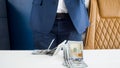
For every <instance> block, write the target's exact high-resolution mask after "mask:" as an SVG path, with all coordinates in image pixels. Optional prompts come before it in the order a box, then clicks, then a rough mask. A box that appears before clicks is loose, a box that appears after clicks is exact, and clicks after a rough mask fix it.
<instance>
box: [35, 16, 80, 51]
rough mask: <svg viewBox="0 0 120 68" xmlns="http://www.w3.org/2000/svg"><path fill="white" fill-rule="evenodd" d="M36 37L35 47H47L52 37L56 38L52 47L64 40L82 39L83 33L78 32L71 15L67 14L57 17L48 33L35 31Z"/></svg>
mask: <svg viewBox="0 0 120 68" xmlns="http://www.w3.org/2000/svg"><path fill="white" fill-rule="evenodd" d="M46 25H47V24H46ZM46 28H47V27H46ZM34 39H35V49H47V48H48V46H49V44H50V42H51V41H52V39H55V41H54V42H53V44H52V46H51V49H52V48H54V47H56V46H57V45H59V44H60V43H61V42H62V41H64V40H73V41H80V40H81V35H80V34H78V32H77V31H76V29H75V27H74V26H73V23H72V21H71V19H70V17H68V16H67V17H65V18H64V17H63V18H56V19H55V23H54V25H53V28H52V30H51V31H50V32H49V33H48V34H42V33H34Z"/></svg>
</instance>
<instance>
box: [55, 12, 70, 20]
mask: <svg viewBox="0 0 120 68" xmlns="http://www.w3.org/2000/svg"><path fill="white" fill-rule="evenodd" d="M69 18H70V16H69V14H68V13H57V14H56V19H69Z"/></svg>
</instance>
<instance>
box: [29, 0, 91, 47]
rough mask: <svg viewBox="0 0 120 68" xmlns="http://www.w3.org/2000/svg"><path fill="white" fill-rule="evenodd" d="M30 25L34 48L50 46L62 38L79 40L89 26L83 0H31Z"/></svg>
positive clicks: (56, 43) (59, 41) (55, 44)
mask: <svg viewBox="0 0 120 68" xmlns="http://www.w3.org/2000/svg"><path fill="white" fill-rule="evenodd" d="M31 26H32V31H33V37H34V43H35V48H36V49H47V48H48V46H49V44H50V42H51V41H52V39H55V41H54V42H53V45H52V46H51V48H54V47H56V46H57V45H58V44H59V43H61V42H62V41H63V40H74V41H80V40H81V35H82V33H83V32H84V31H85V30H86V28H87V27H88V26H89V20H88V14H87V11H86V8H85V4H84V0H33V6H32V13H31Z"/></svg>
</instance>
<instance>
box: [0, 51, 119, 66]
mask: <svg viewBox="0 0 120 68" xmlns="http://www.w3.org/2000/svg"><path fill="white" fill-rule="evenodd" d="M31 53H32V51H0V68H66V67H64V66H63V65H62V62H63V59H62V54H61V53H59V54H58V55H56V56H46V55H32V54H31ZM84 61H85V63H87V65H88V67H87V68H120V50H84Z"/></svg>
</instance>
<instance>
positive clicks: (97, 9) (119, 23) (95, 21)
mask: <svg viewBox="0 0 120 68" xmlns="http://www.w3.org/2000/svg"><path fill="white" fill-rule="evenodd" d="M85 49H120V0H91V2H90V27H89V28H88V31H87V36H86V43H85Z"/></svg>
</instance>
